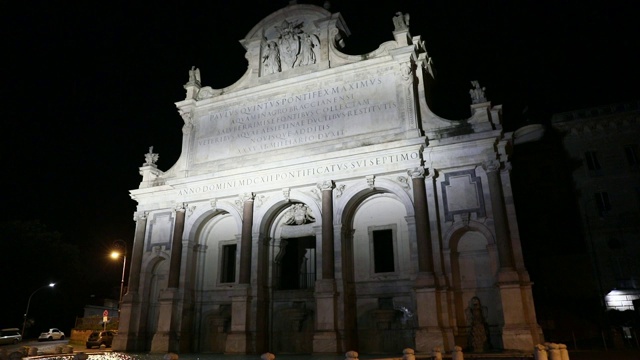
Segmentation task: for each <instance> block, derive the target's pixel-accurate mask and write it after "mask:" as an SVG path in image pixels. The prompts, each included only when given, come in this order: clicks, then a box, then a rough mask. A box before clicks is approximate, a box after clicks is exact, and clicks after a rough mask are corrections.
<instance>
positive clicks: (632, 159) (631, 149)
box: [624, 144, 638, 169]
mask: <svg viewBox="0 0 640 360" xmlns="http://www.w3.org/2000/svg"><path fill="white" fill-rule="evenodd" d="M624 155H625V156H626V157H627V163H628V164H629V167H631V168H634V169H637V168H638V145H637V144H631V145H625V146H624Z"/></svg>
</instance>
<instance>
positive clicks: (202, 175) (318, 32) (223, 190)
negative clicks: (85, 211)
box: [113, 4, 541, 354]
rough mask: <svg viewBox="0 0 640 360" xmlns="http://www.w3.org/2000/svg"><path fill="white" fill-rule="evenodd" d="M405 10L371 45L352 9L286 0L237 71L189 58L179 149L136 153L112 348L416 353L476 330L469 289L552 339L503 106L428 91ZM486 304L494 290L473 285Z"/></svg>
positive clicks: (492, 314) (509, 343)
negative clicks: (442, 113)
mask: <svg viewBox="0 0 640 360" xmlns="http://www.w3.org/2000/svg"><path fill="white" fill-rule="evenodd" d="M407 19H408V17H406V16H405V15H403V14H396V16H395V17H393V19H390V21H391V20H393V23H394V25H395V31H394V32H393V39H392V40H390V41H388V42H385V43H383V44H382V45H381V46H380V47H379V48H378V49H377V50H375V51H373V52H371V53H369V54H366V56H365V55H363V56H354V55H346V54H344V53H341V52H340V48H341V45H342V44H343V42H344V40H345V39H346V38H347V37H348V35H349V30H348V28H347V26H346V24H345V21H344V20H343V19H342V17H341V16H340V14H332V13H330V12H328V11H327V10H324V9H322V8H320V7H316V6H313V5H296V4H292V5H289V6H287V7H285V8H283V9H281V10H280V11H277V12H275V13H273V14H271V15H269V16H268V17H266V18H265V19H264V20H262V21H261V22H260V23H259V24H257V25H256V26H255V27H254V28H253V29H252V30H251V31H250V32H249V33H248V34H247V36H246V37H245V38H244V39H243V40H242V41H241V43H242V44H243V46H244V47H245V48H246V50H247V53H246V59H247V60H248V69H247V72H246V73H245V75H244V76H243V77H242V78H241V79H239V80H238V81H237V82H236V83H235V84H233V85H231V86H229V87H227V88H224V89H213V88H211V87H207V86H203V84H202V81H201V77H200V71H199V70H198V69H196V68H193V69H192V70H191V71H190V73H189V81H188V82H187V84H186V85H185V86H184V87H185V89H186V98H185V99H184V100H182V101H179V102H178V103H176V106H177V107H178V111H179V113H180V115H181V116H182V119H183V120H184V127H183V143H182V154H181V156H180V158H179V159H178V161H177V162H176V163H175V164H174V165H173V167H171V168H170V169H168V170H166V171H162V170H160V169H158V167H157V166H156V161H157V160H158V155H157V154H155V153H154V152H153V149H150V151H149V153H148V154H147V155H146V161H145V163H144V164H143V166H142V167H141V168H140V174H141V175H142V182H141V183H140V187H139V189H136V190H132V191H131V196H132V198H133V199H134V200H135V201H136V202H137V203H138V208H137V212H136V215H135V216H136V221H137V227H136V233H135V241H134V248H133V254H132V261H131V277H130V279H129V283H128V284H129V286H128V289H129V290H128V292H127V294H126V295H125V296H124V300H123V306H122V315H121V322H120V329H119V333H118V337H117V338H116V341H115V342H114V345H113V347H114V349H115V350H128V351H152V352H167V351H174V352H218V353H230V354H242V353H262V352H265V351H270V352H272V353H276V354H277V353H344V352H345V351H348V350H357V351H359V352H361V353H383V352H389V353H391V352H393V353H398V352H399V351H401V350H402V349H403V348H407V347H410V348H414V349H416V351H417V352H418V353H420V352H427V351H428V352H430V351H431V349H432V348H433V347H436V346H439V347H441V348H443V349H445V350H447V351H450V350H452V349H453V348H454V346H455V345H460V346H462V347H466V344H467V334H468V330H469V328H470V320H469V318H468V313H469V305H470V304H471V302H472V298H474V297H477V298H478V299H479V300H480V301H481V304H482V305H483V306H484V310H485V313H486V321H487V323H488V328H489V332H490V334H487V337H488V338H489V339H490V340H491V344H492V346H493V347H496V348H508V349H521V350H529V351H530V350H531V349H532V348H533V345H534V344H536V343H538V342H540V341H541V339H540V334H539V328H538V326H537V324H536V318H535V310H534V306H533V298H532V296H531V283H530V281H529V277H528V274H527V271H526V270H525V268H524V264H523V261H522V253H521V246H520V240H519V234H518V226H517V221H516V215H515V209H514V204H513V200H512V193H511V182H510V174H509V169H510V164H509V158H508V150H507V149H508V148H509V146H510V145H511V141H512V135H511V134H510V133H505V132H503V131H502V127H501V124H500V109H499V107H492V106H491V103H490V102H488V101H486V99H484V95H483V93H482V92H483V89H482V88H480V87H479V86H478V87H477V88H476V89H475V90H474V91H475V92H474V93H472V94H471V95H472V100H473V101H472V102H473V104H472V108H471V110H472V115H471V117H470V118H468V119H465V120H459V121H451V120H447V119H443V118H441V117H438V116H437V115H435V114H434V113H433V112H431V110H430V109H429V104H428V101H427V99H428V98H429V96H428V94H429V91H430V90H429V88H428V84H429V83H430V82H431V81H432V80H433V79H432V72H431V69H430V64H431V62H430V58H429V56H428V55H427V52H426V50H425V47H424V42H423V41H422V40H421V38H420V37H419V36H414V37H412V36H411V35H410V33H409V26H408V22H407ZM478 92H479V93H478ZM477 303H479V302H477Z"/></svg>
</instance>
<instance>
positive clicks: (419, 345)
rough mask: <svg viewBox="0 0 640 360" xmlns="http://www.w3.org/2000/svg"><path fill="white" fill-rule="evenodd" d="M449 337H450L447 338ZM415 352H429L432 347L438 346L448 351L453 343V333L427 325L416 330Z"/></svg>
mask: <svg viewBox="0 0 640 360" xmlns="http://www.w3.org/2000/svg"><path fill="white" fill-rule="evenodd" d="M449 338H450V339H449ZM415 341H416V349H415V350H416V352H419V353H427V354H430V353H431V351H432V350H433V348H435V347H439V348H441V349H442V350H444V351H448V350H449V349H450V348H452V347H453V346H451V345H450V344H453V333H452V332H451V333H450V334H446V333H443V331H442V330H441V329H440V328H437V327H428V328H420V329H417V330H416V337H415Z"/></svg>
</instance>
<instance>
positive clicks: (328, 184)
mask: <svg viewBox="0 0 640 360" xmlns="http://www.w3.org/2000/svg"><path fill="white" fill-rule="evenodd" d="M316 186H317V187H318V189H320V190H322V191H327V190H328V191H331V190H333V189H334V188H335V187H336V185H335V183H334V182H333V180H325V181H322V182H319V183H317V184H316Z"/></svg>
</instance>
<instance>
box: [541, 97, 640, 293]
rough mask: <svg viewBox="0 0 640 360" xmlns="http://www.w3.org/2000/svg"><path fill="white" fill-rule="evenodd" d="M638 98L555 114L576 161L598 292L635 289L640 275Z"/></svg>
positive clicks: (555, 121)
mask: <svg viewBox="0 0 640 360" xmlns="http://www.w3.org/2000/svg"><path fill="white" fill-rule="evenodd" d="M639 121H640V103H637V102H635V103H625V104H614V105H609V106H602V107H598V108H591V109H582V110H576V111H572V112H567V113H562V114H557V115H555V116H554V118H553V124H554V127H556V128H557V129H559V130H560V131H562V132H563V134H564V136H563V145H564V147H565V149H566V151H567V152H568V154H569V156H570V158H571V159H573V160H574V163H575V164H576V166H575V169H574V171H573V179H574V183H575V188H576V193H577V196H578V198H577V201H578V203H579V208H580V211H581V215H582V220H583V233H584V237H585V241H586V242H587V243H588V245H589V248H590V253H591V255H592V258H591V259H592V265H593V267H594V270H595V277H596V280H597V283H598V284H597V286H598V289H597V291H598V292H599V296H600V298H601V299H602V301H604V298H605V296H606V295H607V294H608V293H610V292H611V291H612V290H614V289H619V290H624V289H637V288H638V280H639V279H640V265H639V264H638V261H637V259H638V256H640V241H639V238H638V234H639V232H640V227H638V225H637V224H638V223H639V221H640V186H639V185H638V184H640V163H639V162H638V151H639V150H640V141H639V140H638V139H640V125H639Z"/></svg>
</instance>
